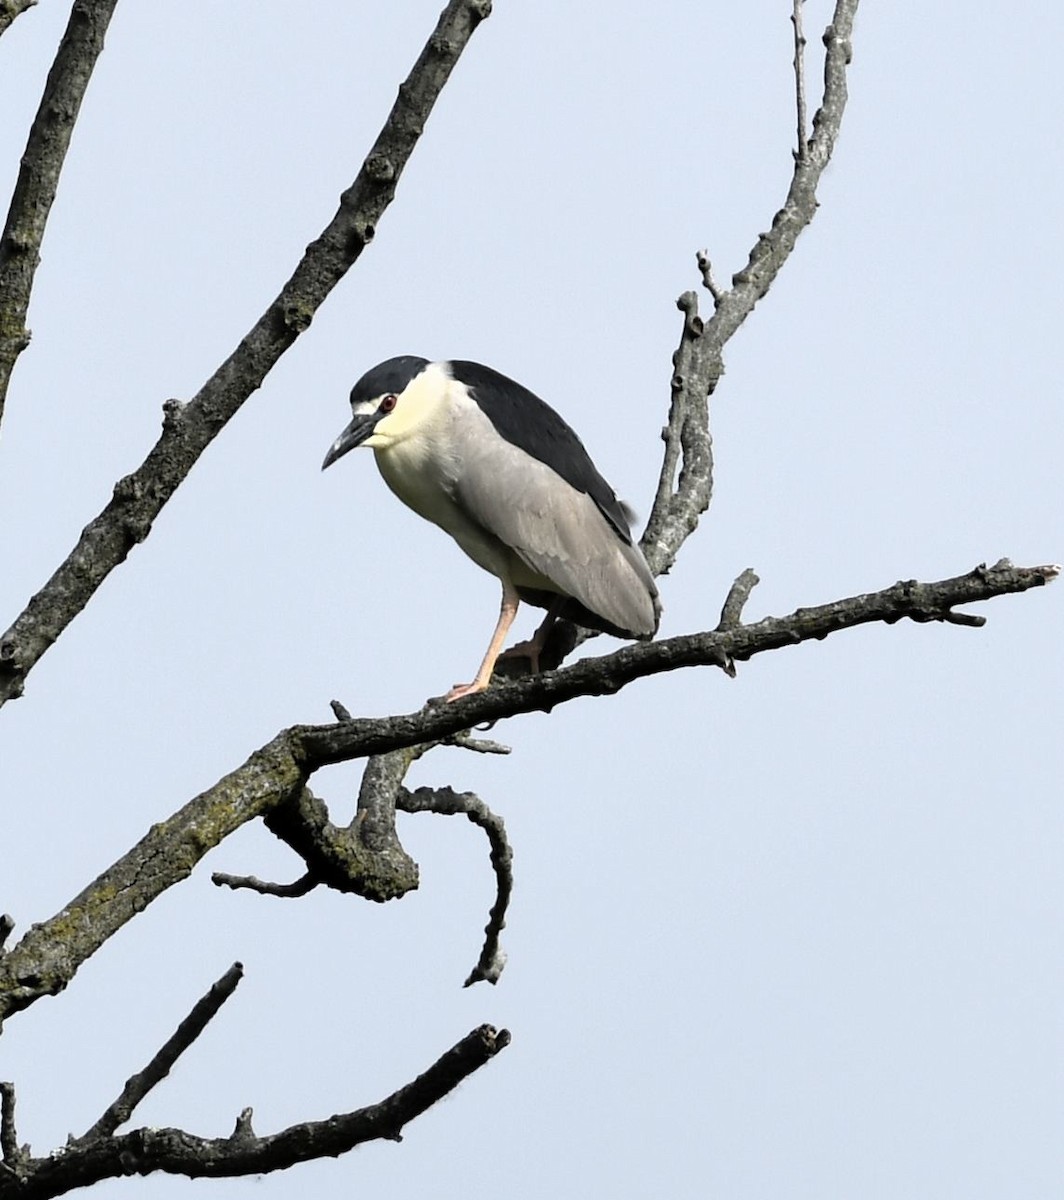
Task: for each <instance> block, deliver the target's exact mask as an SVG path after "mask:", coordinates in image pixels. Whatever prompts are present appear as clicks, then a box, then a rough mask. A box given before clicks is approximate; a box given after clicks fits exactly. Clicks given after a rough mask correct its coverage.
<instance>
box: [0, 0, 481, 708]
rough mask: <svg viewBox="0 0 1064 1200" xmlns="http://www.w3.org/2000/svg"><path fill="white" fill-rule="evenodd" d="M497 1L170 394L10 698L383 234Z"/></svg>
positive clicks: (11, 660) (27, 649)
mask: <svg viewBox="0 0 1064 1200" xmlns="http://www.w3.org/2000/svg"><path fill="white" fill-rule="evenodd" d="M490 11H491V4H490V0H450V3H449V4H448V5H447V7H446V8H445V9H444V11H443V13H442V14H441V16H440V19H439V22H438V23H437V25H436V29H435V30H434V32H433V34H432V36H431V37H430V38H429V40H428V42H427V43H426V45H425V48H424V50H423V51H422V52H421V56H420V57H419V58H418V60H417V62H416V63H415V65H414V68H413V70H412V71H411V72H410V75H409V76H408V77H407V79H406V81H405V82H404V83H403V84H401V85H400V88H399V97H398V99H397V100H396V102H395V106H394V107H393V108H392V111H391V113H390V114H389V116H388V119H387V121H386V122H385V124H384V127H383V129H382V130H381V132H380V135H379V136H378V138H377V140H376V142H375V143H374V145H373V149H372V150H371V151H370V153H369V155H368V157H367V158H366V161H365V162H364V163H363V165H362V168H361V170H360V171H359V173H358V176H357V177H356V179H355V181H354V183H353V184H352V185H351V187H350V188H349V189H348V190H347V191H346V192H344V194H343V195H342V196H341V197H340V207H339V210H338V211H337V213H336V216H335V217H334V218H333V219H332V221H331V222H330V223H329V224H328V226H326V228H325V230H324V231H323V232H322V234H321V236H320V237H319V238H318V239H317V240H316V241H314V242H312V243H311V245H310V246H308V247H307V250H306V253H305V254H304V255H303V258H302V260H301V261H300V263H299V265H298V266H297V267H296V270H295V273H294V274H293V275H292V277H291V279H289V281H288V282H287V283H286V284H285V286H284V287H283V288H282V289H281V292H280V294H279V295H278V296H277V298H276V299H275V300H274V301H273V303H272V304H271V305H270V306H269V308H267V309H266V311H265V312H264V313H263V314H262V316H261V317H260V318H259V320H258V321H257V322H256V324H255V325H254V326H253V328H252V329H251V330H250V331H249V332H248V334H247V335H246V336H245V337H244V339H243V340H242V341H241V342H240V344H239V345H238V346H237V347H236V349H235V350H234V351H233V353H232V354H231V355H230V356H229V358H228V359H226V361H225V362H224V363H223V364H222V365H221V366H220V367H219V368H218V370H217V371H216V372H215V373H214V374H213V375H212V376H211V378H210V379H208V380H207V382H206V383H205V384H204V385H203V387H202V388H201V389H200V391H199V393H198V394H197V395H196V396H195V397H194V398H193V399H192V400H191V401H189V403H188V404H180V403H178V402H177V401H168V402H167V404H166V405H165V416H164V419H163V431H162V435H161V436H160V438H159V440H158V442H156V444H155V446H154V448H153V449H152V450H151V452H150V453H149V454H148V457H147V458H146V459H145V460H144V462H143V463H142V464H141V466H140V467H138V468H137V470H136V471H134V472H133V474H132V475H127V476H126V477H125V478H124V479H121V480H119V482H118V483H117V484H116V485H115V489H114V496H113V498H112V499H111V501H110V503H109V504H108V505H107V507H106V508H104V510H103V511H102V512H101V513H100V514H99V516H97V517H95V518H94V519H93V520H92V521H90V522H89V524H88V525H87V526H86V527H85V529H84V530H83V532H82V534H81V538H80V539H79V541H78V544H77V545H76V546H75V547H74V549H73V550H72V551H71V553H70V555H69V556H68V557H67V559H66V561H65V562H63V563H62V564H61V565H60V567H59V568H58V570H57V571H56V572H55V574H54V575H53V576H52V577H51V579H50V580H49V581H48V582H47V583H46V584H45V585H44V587H43V588H42V589H41V590H40V591H39V592H37V594H36V595H35V596H34V597H33V598H32V599H31V600H30V602H29V604H28V605H27V607H26V609H25V611H24V612H23V613H22V614H21V615H20V616H19V617H18V618H17V620H16V621H15V622H14V624H13V625H12V626H11V627H10V628H9V629H8V630H7V632H6V633H4V634H3V635H2V636H0V704H3V703H4V702H5V701H7V700H10V699H12V698H14V697H16V696H19V695H21V693H22V688H23V684H24V681H25V679H26V676H27V675H28V673H29V672H30V670H31V669H32V668H33V666H34V664H35V663H37V662H38V661H39V659H40V658H41V656H42V655H43V654H44V653H45V651H46V650H47V649H48V647H49V646H50V645H51V644H52V643H53V642H54V641H55V640H56V638H57V637H59V635H60V634H61V633H62V632H63V630H64V629H65V628H66V627H67V625H69V624H70V622H71V621H72V620H73V619H74V618H75V617H76V616H77V614H78V613H79V612H81V610H82V609H83V608H84V607H85V605H86V604H87V603H88V601H89V599H90V598H91V597H92V596H93V595H94V594H95V592H96V589H97V588H98V587H99V586H100V584H101V583H102V582H103V581H104V579H106V578H107V576H108V575H109V574H110V573H111V571H112V570H114V568H115V567H116V566H118V564H119V563H121V562H123V561H124V560H125V558H126V557H127V555H128V554H129V552H130V550H131V549H132V548H133V547H134V546H135V545H136V544H137V543H138V542H142V541H143V540H144V539H145V538H146V537H147V536H148V534H149V533H150V532H151V527H152V522H153V521H154V520H155V518H156V517H157V516H158V514H159V512H160V511H161V509H162V507H163V505H164V504H165V503H166V502H167V500H169V498H170V497H171V496H172V495H173V493H174V491H175V490H176V489H177V487H178V486H179V484H180V483H181V482H182V480H183V479H184V478H185V476H186V475H187V474H188V472H189V471H190V470H191V468H192V466H193V465H194V463H195V462H196V460H197V459H198V458H199V456H200V455H201V454H202V453H203V451H204V450H205V449H206V447H207V446H208V445H209V444H210V442H211V441H212V440H213V439H214V437H215V436H216V435H217V434H218V433H219V432H220V431H221V429H222V428H223V427H224V426H225V424H226V422H228V421H229V419H230V418H231V417H232V416H233V415H234V414H235V413H236V412H237V411H238V410H239V409H240V407H241V405H242V404H243V403H244V401H245V400H246V399H247V398H248V397H249V396H250V395H251V394H252V392H254V391H255V390H256V388H258V387H260V386H261V385H262V382H263V380H264V379H265V377H266V375H267V373H268V372H269V371H270V369H271V368H272V367H273V366H274V364H275V363H276V362H277V360H278V359H279V358H280V357H281V355H282V354H283V353H284V352H285V351H286V350H287V349H288V348H289V347H290V346H291V345H292V343H293V342H294V341H295V340H296V338H297V337H298V336H299V335H300V334H301V333H302V332H303V330H305V329H306V328H307V326H308V325H309V324H310V322H311V319H312V318H313V316H314V313H315V312H316V311H317V309H318V308H319V307H320V305H321V304H322V303H323V302H324V300H325V298H326V297H327V296H328V295H329V293H330V292H331V291H332V289H333V288H334V287H335V286H336V284H337V283H339V281H340V280H341V279H342V278H343V277H344V274H345V273H346V272H347V270H348V268H349V267H350V266H351V265H352V264H353V263H354V262H355V261H356V260H357V259H358V257H359V256H360V255H361V253H362V251H363V249H364V248H365V247H366V246H367V245H368V244H369V243H370V241H371V240H372V239H373V236H374V234H375V232H376V227H377V223H378V222H379V220H380V218H381V216H382V215H383V213H384V211H385V209H386V208H387V207H388V205H389V204H390V203H391V201H392V198H393V197H394V195H395V187H396V183H397V181H398V179H399V176H400V175H401V174H402V171H403V168H404V167H405V166H406V163H407V160H408V159H409V157H410V155H411V153H412V152H413V149H414V147H415V145H416V144H417V142H418V139H419V138H420V136H421V133H422V130H423V129H424V126H425V122H426V121H427V120H428V117H429V114H430V113H431V111H432V109H433V106H434V105H435V103H436V100H437V98H438V97H439V94H440V92H441V91H442V89H443V86H444V84H445V83H446V82H447V80H448V78H449V77H450V74H451V71H452V69H453V68H454V65H455V63H456V62H457V61H458V57H459V55H460V54H461V53H462V51H463V50H464V49H465V46H466V45H467V43H468V42H469V39H470V37H472V35H473V32H474V30H475V29H476V28H477V26H478V25H479V24H480V22H481V21H482V20H483V19H484V18H485V17H486V16H487V15H488V14H489V12H490Z"/></svg>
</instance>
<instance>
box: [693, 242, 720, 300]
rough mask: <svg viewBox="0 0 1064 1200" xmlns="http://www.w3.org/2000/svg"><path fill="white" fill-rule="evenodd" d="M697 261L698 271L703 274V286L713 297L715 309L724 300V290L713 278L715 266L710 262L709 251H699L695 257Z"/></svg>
mask: <svg viewBox="0 0 1064 1200" xmlns="http://www.w3.org/2000/svg"><path fill="white" fill-rule="evenodd" d="M695 261H696V262H697V263H698V269H699V271H701V273H702V286H703V287H704V288H705V289H706V291H707V292H709V294H710V295H711V296H712V297H713V304H714V307H715V306H716V305H718V304H719V303H720V302H721V300H722V299H723V297H724V289H723V288H722V287H721V286H720V284H718V283H717V281H716V280H715V279H714V278H713V264H712V263H711V262H710V261H709V251H708V250H699V252H698V253H697V254H696V255H695Z"/></svg>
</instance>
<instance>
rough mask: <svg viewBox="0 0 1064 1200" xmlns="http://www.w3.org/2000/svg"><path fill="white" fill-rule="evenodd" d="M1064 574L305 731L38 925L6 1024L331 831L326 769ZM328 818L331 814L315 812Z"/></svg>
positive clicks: (777, 621)
mask: <svg viewBox="0 0 1064 1200" xmlns="http://www.w3.org/2000/svg"><path fill="white" fill-rule="evenodd" d="M1059 574H1060V568H1059V567H1057V566H1040V567H1016V566H1013V565H1012V563H1010V562H1009V561H1008V560H1007V559H1002V560H1001V561H1000V562H998V563H995V564H994V566H992V567H987V566H985V565H981V566H978V567H976V568H975V570H973V571H970V572H969V573H968V574H966V575H959V576H956V577H954V578H951V579H943V580H939V581H938V582H935V583H918V582H916V581H915V580H907V581H905V580H903V581H902V582H900V583H896V584H894V585H893V586H892V587H888V588H884V589H883V590H882V591H879V592H870V593H867V594H864V595H859V596H851V597H849V598H848V599H845V600H836V601H834V602H832V603H830V604H822V605H818V606H817V607H815V608H799V609H797V610H795V612H793V613H791V614H790V615H789V616H786V617H765V618H763V619H762V620H760V621H755V622H753V623H752V624H746V625H743V624H740V625H736V626H735V627H733V628H725V629H717V630H714V631H712V632H705V633H694V634H687V635H685V636H682V637H674V638H667V639H665V640H663V641H660V642H643V643H639V644H636V645H631V646H625V647H624V648H622V649H620V650H618V651H616V652H615V653H613V654H608V655H605V656H603V657H599V658H586V659H583V660H581V661H580V662H577V663H574V664H573V665H572V666H569V667H565V668H564V669H562V670H559V671H551V672H547V673H545V674H542V675H533V676H529V677H527V678H525V679H521V680H517V681H514V682H511V683H505V684H500V685H498V686H495V687H492V688H489V689H488V691H486V692H481V693H478V694H477V695H473V696H468V697H465V698H464V699H462V700H459V701H457V702H455V703H454V704H439V703H435V704H434V703H429V704H428V705H426V706H425V707H424V708H422V709H421V710H420V711H418V712H415V713H409V714H406V715H404V716H395V717H377V718H370V717H361V718H357V719H354V720H351V721H346V722H343V723H339V724H332V725H296V726H293V727H292V728H290V729H286V730H284V731H283V732H281V733H279V734H278V735H277V736H276V737H275V738H274V739H273V740H272V741H271V742H269V743H268V744H267V745H266V746H263V747H262V749H260V750H257V751H256V752H255V753H254V754H252V755H251V757H250V758H249V759H248V760H247V762H245V763H244V764H243V766H241V767H238V768H237V769H236V770H235V771H233V772H231V773H230V774H229V775H227V776H225V778H224V779H222V780H220V781H219V782H218V783H217V784H215V785H214V787H212V788H209V789H208V790H207V791H206V792H203V793H202V794H201V795H199V796H197V797H196V798H195V799H194V800H191V801H189V803H188V804H186V805H185V806H184V808H182V809H180V810H179V811H178V812H177V813H175V814H174V816H172V817H171V818H170V819H169V820H167V821H164V822H161V823H160V824H158V825H155V826H153V827H152V829H151V830H149V832H148V833H147V835H146V836H145V837H144V838H142V839H141V841H140V842H138V843H137V845H136V846H134V847H133V849H132V850H130V851H129V852H128V853H127V854H125V855H123V857H122V858H120V859H119V860H118V862H117V863H115V864H114V865H113V866H112V867H110V868H109V869H108V870H106V871H105V872H104V873H103V874H102V875H100V877H99V878H98V879H96V880H95V881H94V882H93V883H92V884H90V885H89V887H87V888H86V889H85V890H84V891H83V892H82V893H81V894H80V895H79V896H77V897H76V898H75V899H74V900H72V901H71V902H70V904H69V905H67V907H66V908H64V909H63V910H62V912H60V913H59V914H57V915H56V916H55V917H53V918H51V920H49V921H45V922H43V923H41V924H38V925H33V926H32V927H31V928H30V929H29V930H28V931H27V933H26V934H25V935H24V936H23V937H22V939H21V940H20V941H19V942H18V943H17V944H16V945H15V946H14V947H13V948H12V949H11V950H10V951H8V953H7V954H6V955H4V956H3V958H0V1021H2V1020H3V1019H4V1018H6V1017H8V1016H10V1015H11V1014H12V1013H15V1012H18V1011H19V1010H21V1009H23V1008H26V1007H28V1006H29V1005H30V1004H32V1003H34V1002H35V1001H36V1000H38V999H39V998H40V997H41V996H44V995H53V994H55V993H56V992H59V991H61V990H62V989H63V988H64V987H66V985H67V984H68V983H69V982H70V980H71V979H72V978H73V976H74V973H75V972H76V971H77V969H78V967H79V966H80V965H81V964H82V963H83V962H84V961H85V960H86V959H87V958H88V957H89V956H90V955H92V954H94V953H95V952H96V950H98V949H99V948H100V946H102V945H103V944H104V942H105V941H106V940H107V939H108V938H109V937H110V936H111V935H112V934H113V933H114V932H115V931H116V930H117V929H119V928H121V926H122V925H124V924H125V923H126V921H128V920H130V919H131V918H132V917H133V916H135V915H136V913H138V912H140V911H142V910H143V909H144V908H146V907H147V905H148V904H150V903H151V902H152V901H153V900H154V899H155V898H156V897H157V896H159V895H161V894H162V892H164V891H165V890H166V889H167V888H169V887H171V886H172V885H173V884H175V883H178V882H179V881H180V880H182V879H184V878H186V877H187V876H188V874H189V873H190V872H191V871H192V868H193V867H194V866H195V865H196V863H197V862H198V861H199V860H200V859H201V858H202V857H203V856H204V855H205V854H206V853H207V851H208V850H210V849H212V848H213V847H214V846H216V845H218V843H219V842H220V841H222V839H223V838H225V837H227V836H228V835H229V834H230V833H232V832H233V830H234V829H236V828H238V827H239V826H240V825H242V824H244V823H245V822H247V821H249V820H251V819H253V818H254V817H258V816H264V817H267V818H268V823H269V824H270V826H271V828H275V826H276V825H277V824H278V823H279V822H280V821H281V820H282V819H283V818H282V815H281V810H282V809H283V808H284V807H285V806H288V807H289V809H290V810H291V811H294V810H295V809H296V804H297V802H298V806H299V811H300V813H301V819H312V821H313V822H314V823H316V824H318V825H320V824H321V823H322V822H325V821H327V817H326V815H325V809H324V805H322V804H321V802H320V801H318V800H316V799H315V797H313V795H312V794H311V793H310V790H309V788H307V787H306V786H305V784H306V780H307V779H308V778H309V776H310V775H311V774H312V773H313V772H314V771H315V770H317V769H318V768H319V767H323V766H327V765H328V764H330V763H338V762H347V761H350V760H351V759H356V758H368V757H370V756H372V755H384V754H390V753H392V752H394V751H409V749H410V747H416V746H419V745H420V744H422V743H425V742H432V741H435V740H439V739H441V738H445V737H449V736H450V735H452V734H455V733H459V732H461V731H462V730H465V729H469V728H471V727H472V726H474V725H478V724H481V723H482V722H490V721H498V720H501V719H503V718H504V717H513V716H516V715H518V714H520V713H526V712H535V711H545V712H549V711H551V710H552V709H553V708H555V707H556V706H557V705H559V704H563V703H565V702H566V701H567V700H573V699H575V698H577V697H578V696H599V695H610V694H612V693H614V692H617V691H620V689H621V688H623V687H625V686H626V685H627V684H629V683H632V682H634V681H635V680H637V679H641V678H644V677H646V676H649V675H656V674H661V673H662V672H665V671H674V670H678V669H679V668H682V667H696V666H717V667H722V668H724V669H727V665H728V664H729V663H735V662H745V661H746V660H747V659H750V658H753V657H754V656H755V655H757V654H763V653H765V652H766V651H769V650H778V649H781V648H782V647H784V646H795V645H798V644H800V643H801V642H806V641H811V640H821V639H823V638H825V637H828V636H829V635H830V634H833V633H838V632H840V631H842V630H844V629H852V628H854V627H855V626H857V625H866V624H869V623H871V622H883V623H885V624H888V625H892V624H894V623H896V622H897V621H900V620H903V619H907V620H911V621H918V622H927V621H942V622H952V623H957V621H958V619H960V620H963V621H964V622H965V623H970V615H969V614H958V613H955V612H954V611H953V610H954V609H955V608H956V607H957V606H958V605H965V604H976V603H981V602H983V601H986V600H990V599H993V598H994V597H996V596H1004V595H1009V594H1011V593H1015V592H1025V591H1027V590H1028V589H1030V588H1035V587H1042V586H1043V585H1045V584H1047V583H1050V582H1051V581H1052V580H1054V579H1055V578H1056V577H1057V576H1058V575H1059ZM315 805H316V806H318V808H319V809H320V812H315V811H314V810H313V806H315ZM308 806H310V807H309V809H308ZM308 811H309V812H310V818H308V817H307V813H308ZM286 840H288V837H287V835H286ZM307 841H308V843H309V842H310V839H309V838H308V839H307ZM300 852H301V853H302V852H303V851H302V850H301V851H300ZM310 853H313V854H319V853H320V848H319V847H318V846H314V845H312V847H311V851H310ZM414 869H415V870H416V866H415V868H414ZM330 882H331V881H330ZM332 886H338V885H337V884H336V883H332ZM345 890H352V891H353V890H356V889H355V887H350V886H349V887H348V888H346V889H345ZM376 898H377V899H381V898H384V897H381V896H378V897H376Z"/></svg>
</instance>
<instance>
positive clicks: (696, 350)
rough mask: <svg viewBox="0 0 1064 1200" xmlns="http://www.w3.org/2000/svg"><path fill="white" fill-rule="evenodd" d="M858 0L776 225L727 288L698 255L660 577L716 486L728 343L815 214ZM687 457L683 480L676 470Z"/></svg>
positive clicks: (661, 534) (833, 41) (665, 490)
mask: <svg viewBox="0 0 1064 1200" xmlns="http://www.w3.org/2000/svg"><path fill="white" fill-rule="evenodd" d="M857 5H858V0H836V4H835V12H834V16H833V18H832V23H831V25H829V26H828V28H827V30H826V31H825V33H824V46H825V54H824V93H823V98H822V100H821V105H820V108H819V110H818V111H817V113H816V116H815V117H814V118H813V135H812V137H811V138H810V139H809V140H808V144H807V153H805V154H804V155H801V156H799V157H798V158H796V160H795V164H794V171H793V174H792V177H791V184H790V187H789V189H788V191H787V198H786V200H785V201H784V204H783V207H782V208H781V209H780V210H779V212H777V213H776V215H775V217H774V218H773V220H772V228H771V229H770V231H769V232H768V233H763V234H761V236H760V237H759V238H758V240H757V243H756V245H755V246H754V248H753V249H752V250H751V251H750V257H749V260H748V262H747V264H746V266H745V267H744V268H743V270H741V271H739V272H738V273H737V274H736V275H734V276H733V277H732V286H731V287H730V288H729V289H727V290H726V291H722V290H721V289H720V288H719V287H718V285H717V284H716V283H715V282H714V281H713V279H712V275H711V273H710V268H709V255H708V253H707V252H706V251H702V252H701V253H700V254H699V256H698V263H699V269H700V270H701V272H702V281H703V283H704V284H705V286H706V287H707V288H708V289H709V291H710V293H711V294H712V296H713V300H714V305H715V308H714V312H713V315H712V316H711V317H710V318H709V320H707V321H705V322H703V321H702V319H701V317H700V316H699V314H698V297H697V296H696V294H695V293H694V292H685V293H684V294H683V295H682V296H681V297H680V299H679V301H678V304H679V306H680V308H681V310H682V311H683V314H684V326H683V332H682V334H681V338H680V345H679V347H678V348H677V350H676V353H675V355H674V356H673V375H672V405H671V407H670V410H669V420H668V425H667V426H666V428H665V430H664V432H663V434H662V436H663V438H664V439H665V447H666V449H665V460H664V463H663V465H662V470H661V477H660V479H659V481H658V489H657V494H656V496H655V499H654V506H653V509H652V511H651V514H650V519H649V521H648V522H647V527H646V531H645V532H644V534H643V538H642V546H643V550H644V552H645V553H646V556H647V561H648V562H649V563H650V566H651V569H652V570H653V571H654V573H655V574H665V573H667V572H668V570H669V568H670V567H671V566H672V564H673V563H674V562H675V561H676V556H677V554H678V553H679V550H680V547H681V546H682V545H683V543H684V541H685V540H686V539H687V538H688V537H689V536H690V534H691V533H692V532H693V531H694V529H695V528H696V526H697V525H698V520H699V517H700V516H701V514H702V513H703V512H705V511H706V509H707V508H708V507H709V502H710V498H711V495H712V486H713V456H712V442H711V440H710V436H709V410H708V398H709V397H710V396H711V395H712V394H713V392H714V391H715V390H716V387H717V384H718V383H719V382H720V377H721V375H722V374H723V373H724V357H723V352H724V347H725V345H726V344H727V343H728V341H729V340H730V339H731V337H732V336H733V334H735V332H736V331H737V330H738V329H739V327H740V326H741V325H742V324H743V322H744V321H745V320H746V318H747V317H748V316H749V315H750V314H751V312H753V310H754V306H755V305H756V304H757V302H758V301H759V300H760V299H761V298H762V297H763V296H764V295H765V293H766V292H767V291H768V289H769V288H770V287H771V285H772V283H773V281H774V280H775V278H776V276H777V275H778V274H779V272H780V269H781V268H782V266H783V264H784V263H785V262H786V261H787V259H788V258H789V257H790V253H791V251H792V250H793V249H794V245H795V242H796V241H797V239H798V235H799V234H800V233H801V232H802V230H803V229H804V228H805V227H806V225H808V224H809V222H810V221H811V220H812V219H813V217H814V216H815V215H816V210H817V199H816V189H817V186H818V185H819V183H820V177H821V175H822V174H823V172H824V168H825V167H826V166H827V164H828V162H829V161H830V159H831V153H832V151H833V149H834V147H835V140H836V138H837V137H838V134H839V130H840V128H841V126H842V116H843V112H844V111H845V108H846V67H847V66H848V65H849V62H850V57H851V47H850V36H851V34H852V32H853V20H854V16H855V15H856V12H857ZM681 460H682V471H681V473H680V479H679V481H678V483H674V481H675V476H676V471H677V469H678V467H680V464H681Z"/></svg>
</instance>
